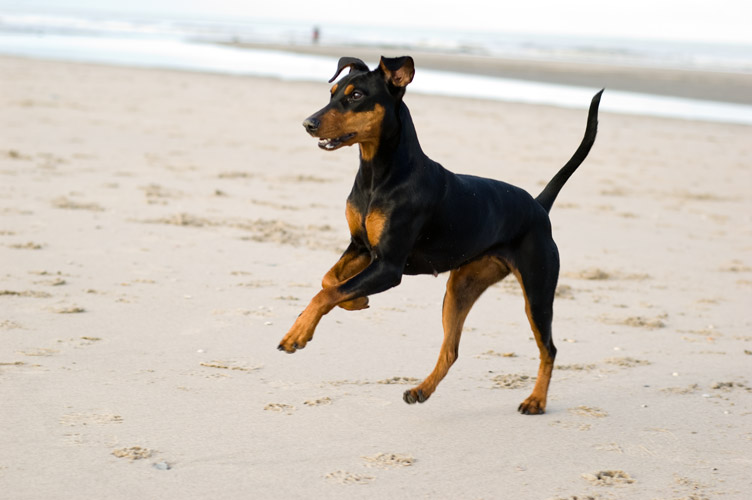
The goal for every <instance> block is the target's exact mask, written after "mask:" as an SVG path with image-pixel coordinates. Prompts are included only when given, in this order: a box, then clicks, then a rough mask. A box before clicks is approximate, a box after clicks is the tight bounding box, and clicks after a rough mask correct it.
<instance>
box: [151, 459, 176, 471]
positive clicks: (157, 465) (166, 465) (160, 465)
mask: <svg viewBox="0 0 752 500" xmlns="http://www.w3.org/2000/svg"><path fill="white" fill-rule="evenodd" d="M151 466H152V467H154V468H155V469H157V470H170V469H172V465H170V464H169V463H168V462H165V461H161V462H155V463H153V464H151Z"/></svg>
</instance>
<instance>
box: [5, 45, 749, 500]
mask: <svg viewBox="0 0 752 500" xmlns="http://www.w3.org/2000/svg"><path fill="white" fill-rule="evenodd" d="M342 55H344V54H342ZM347 55H356V56H357V55H359V54H347ZM362 57H364V58H368V57H369V56H368V55H367V54H364V55H362ZM332 70H334V68H332ZM420 70H421V66H420V64H419V63H418V67H417V69H416V71H417V72H420ZM332 72H333V71H332ZM0 74H2V75H4V76H3V78H2V79H1V80H0V106H1V109H2V113H0V214H1V215H2V217H1V218H0V262H2V268H1V269H2V274H1V275H0V277H1V280H2V282H1V283H0V400H1V401H2V404H0V423H1V425H0V449H1V450H2V453H1V454H0V492H2V493H0V497H2V498H8V499H102V498H107V499H134V498H143V499H149V498H165V499H170V498H181V499H194V498H195V499H198V498H217V499H240V498H322V499H323V498H325V499H352V498H368V499H371V498H372V499H376V498H379V499H381V498H405V499H407V498H411V499H412V498H426V499H473V500H479V499H557V500H565V499H566V500H575V499H667V500H668V499H670V500H679V499H681V500H701V499H703V500H704V499H729V500H730V499H739V500H741V499H743V498H747V497H748V495H749V491H750V488H752V478H751V477H750V473H749V471H750V470H751V468H752V376H751V375H750V374H752V328H751V327H752V317H751V316H750V313H749V310H750V309H749V307H750V304H751V303H752V257H751V255H752V224H751V222H752V220H751V219H752V215H751V214H752V201H750V196H749V192H750V186H751V185H752V182H751V181H752V179H751V174H750V165H751V164H752V142H751V141H750V137H752V127H749V126H742V125H731V124H723V123H710V122H693V121H681V120H671V119H661V118H652V117H644V116H627V115H618V114H613V113H603V114H601V117H600V131H599V137H598V140H597V141H596V144H595V147H594V148H593V150H592V152H591V154H590V156H589V157H588V159H587V160H586V161H585V163H584V164H583V165H582V166H581V167H580V169H579V170H578V171H577V172H576V174H575V175H574V177H573V178H572V179H571V180H570V181H569V182H568V184H567V185H566V186H565V188H564V190H563V191H562V193H561V195H560V196H559V198H558V200H557V203H556V205H555V206H554V208H553V211H552V213H551V218H552V223H553V226H554V236H555V238H556V241H557V243H558V246H559V250H560V253H561V260H562V265H561V268H562V272H561V277H560V282H559V289H558V298H557V301H556V303H555V313H556V317H555V319H554V340H555V342H556V345H557V347H558V350H559V351H558V357H557V360H556V361H557V364H556V369H555V370H554V374H553V381H552V385H551V389H550V392H549V400H548V407H547V413H546V414H545V415H541V416H524V415H520V414H518V413H517V411H516V409H517V405H518V404H519V403H520V402H521V401H522V400H523V399H524V398H525V397H526V396H527V395H528V394H529V391H530V389H531V387H532V384H533V382H534V377H535V375H536V370H537V356H538V352H537V348H536V346H535V342H534V341H533V339H532V334H531V332H530V329H529V327H528V324H527V318H526V316H525V313H524V306H523V300H522V296H521V293H520V290H519V285H518V284H517V282H516V281H515V280H513V279H509V278H508V279H507V280H505V281H503V282H501V283H500V284H499V285H496V286H494V287H492V288H491V289H489V290H488V291H487V292H486V294H485V295H484V296H483V297H482V298H481V299H480V301H479V302H478V303H477V305H476V306H475V308H474V309H473V310H472V312H471V314H470V316H469V318H468V320H467V322H466V326H465V333H464V335H463V341H462V344H461V346H460V358H459V360H458V361H457V363H456V364H455V365H454V367H453V368H452V370H451V371H450V373H449V375H448V376H447V378H446V379H445V380H444V381H443V383H442V384H441V385H440V386H439V388H438V391H437V392H436V393H435V394H434V395H433V396H432V398H431V399H430V400H429V401H428V402H426V403H425V404H423V405H414V406H408V405H405V404H404V403H403V401H402V392H403V391H404V390H405V389H407V388H409V387H411V386H412V385H414V384H416V383H417V382H419V381H420V380H422V378H423V377H425V376H426V375H428V373H429V372H430V371H431V369H432V368H433V365H434V363H435V360H436V356H437V355H438V352H439V346H440V343H441V340H442V332H441V302H442V297H443V293H444V286H445V282H446V275H440V276H438V277H436V278H434V277H433V276H421V277H406V278H405V279H404V280H403V282H402V284H401V285H400V286H399V287H397V288H395V289H392V290H390V291H388V292H385V293H383V294H379V295H376V296H372V297H371V298H370V304H371V307H370V309H367V310H364V311H357V312H348V311H344V310H341V309H337V310H335V311H333V312H332V313H330V314H329V315H328V316H326V317H325V318H324V319H323V320H322V322H321V324H320V325H319V327H318V329H317V332H316V336H315V338H314V341H313V342H312V343H311V344H310V345H309V346H308V347H307V348H306V349H305V350H303V351H300V352H297V353H295V354H293V355H286V354H284V353H280V352H279V351H277V349H276V347H277V344H278V343H279V340H280V339H281V338H282V336H283V335H284V334H285V332H286V331H287V329H288V328H289V327H290V326H291V325H292V323H293V321H294V320H295V318H296V317H297V315H298V314H299V313H300V312H301V311H302V309H303V308H304V307H305V305H306V304H307V303H308V301H309V300H310V298H311V297H312V296H313V295H314V294H315V293H316V292H317V291H318V289H319V286H320V280H321V277H322V275H323V274H324V273H325V272H326V271H327V270H328V269H329V267H330V266H331V265H332V264H333V263H334V262H335V261H336V260H337V258H338V257H339V254H340V253H341V251H342V250H343V249H344V248H345V246H346V244H347V242H348V238H349V235H348V229H347V224H346V221H345V217H344V210H345V199H346V196H347V194H348V193H349V190H350V187H351V185H352V179H353V177H354V175H355V172H356V169H357V161H358V155H357V150H356V149H354V148H348V149H344V150H340V151H337V152H334V153H327V152H324V151H321V150H320V149H318V148H317V147H316V141H315V140H314V139H312V138H310V137H308V136H307V135H306V134H305V133H304V131H303V128H302V127H301V121H302V120H303V118H305V117H306V116H308V115H309V114H311V113H312V112H313V111H315V110H317V109H319V108H320V107H322V106H323V104H324V103H325V102H326V101H327V100H328V98H329V84H328V83H326V82H325V81H322V82H320V83H290V82H280V81H275V80H270V79H262V78H247V77H232V76H220V75H208V74H194V73H187V72H176V71H160V70H144V69H132V68H120V67H107V66H96V65H85V64H73V63H62V62H46V61H36V60H26V59H20V58H10V57H0ZM599 86H600V83H596V84H594V85H593V90H594V92H595V91H596V90H597V89H598V88H599ZM706 91H707V92H710V90H707V89H706ZM603 99H604V102H605V101H606V100H607V99H608V90H606V93H605V94H604V97H603ZM405 100H406V102H407V104H408V106H409V107H410V109H411V112H412V115H413V119H414V122H415V124H416V128H417V130H418V134H419V137H420V139H421V144H422V146H423V149H424V150H425V151H426V153H427V154H428V155H429V156H431V157H432V158H433V159H435V160H437V161H439V162H441V163H442V164H443V165H444V166H445V167H447V168H449V169H451V170H453V171H456V172H462V173H472V174H475V175H482V176H488V177H495V178H499V179H503V180H505V181H507V182H510V183H513V184H515V185H518V186H521V187H524V188H525V189H527V190H529V191H531V192H532V193H535V194H537V193H538V192H539V191H540V189H542V186H543V185H544V184H545V183H546V182H547V181H548V180H549V179H550V178H551V177H552V176H553V175H554V173H555V172H556V171H557V170H558V169H559V168H560V166H561V165H562V164H563V163H564V162H565V161H566V160H567V159H568V158H569V156H570V155H571V153H572V152H573V151H574V149H575V148H576V146H577V144H578V143H579V141H580V139H581V137H582V132H583V130H584V126H585V112H584V111H582V110H572V109H560V108H555V107H546V106H533V105H522V104H510V103H503V102H487V101H481V100H473V99H458V98H443V97H429V96H422V95H415V94H411V93H410V90H409V88H408V91H407V95H406V97H405Z"/></svg>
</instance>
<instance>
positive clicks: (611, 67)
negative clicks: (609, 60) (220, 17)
mask: <svg viewBox="0 0 752 500" xmlns="http://www.w3.org/2000/svg"><path fill="white" fill-rule="evenodd" d="M233 45H235V46H242V47H248V48H256V49H267V50H278V51H286V52H297V53H301V54H315V55H324V56H331V57H335V58H338V57H340V56H341V55H351V56H354V57H360V58H361V59H363V60H364V61H366V62H367V63H369V64H375V63H376V62H378V60H379V57H380V56H382V55H384V56H387V57H394V56H400V55H411V56H413V58H414V59H415V64H416V65H417V66H418V67H421V68H430V69H436V70H442V71H455V72H459V73H471V74H478V75H485V76H493V77H500V78H511V79H517V80H529V81H535V82H545V83H555V84H560V85H574V86H581V87H588V88H607V89H611V90H623V91H628V92H639V93H643V94H655V95H661V96H672V97H682V98H687V99H700V100H709V101H720V102H730V103H736V104H752V92H751V91H750V89H752V73H741V72H726V71H716V72H708V71H696V70H690V69H672V68H663V67H658V66H656V67H645V66H627V65H620V64H601V63H582V62H563V61H545V60H540V61H537V60H529V59H510V58H500V57H494V56H483V55H474V54H457V53H442V52H429V51H416V50H414V49H411V48H403V47H385V48H383V49H375V48H372V47H362V46H339V45H273V44H245V43H244V44H233Z"/></svg>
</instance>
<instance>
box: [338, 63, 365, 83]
mask: <svg viewBox="0 0 752 500" xmlns="http://www.w3.org/2000/svg"><path fill="white" fill-rule="evenodd" d="M348 66H349V67H350V71H352V70H358V71H368V66H367V65H366V63H364V62H363V61H361V60H360V59H358V58H357V57H340V58H339V62H338V63H337V72H336V73H334V76H333V77H332V78H331V80H329V83H332V82H333V81H334V80H336V79H337V77H338V76H339V74H340V73H342V70H344V69H345V68H347V67H348Z"/></svg>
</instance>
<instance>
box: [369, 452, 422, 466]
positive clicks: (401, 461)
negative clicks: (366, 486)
mask: <svg viewBox="0 0 752 500" xmlns="http://www.w3.org/2000/svg"><path fill="white" fill-rule="evenodd" d="M361 458H363V460H365V461H366V467H378V468H380V469H395V468H399V467H410V466H412V465H413V464H414V463H415V458H414V457H411V456H410V455H403V454H401V453H377V454H375V455H371V456H364V457H361Z"/></svg>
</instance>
